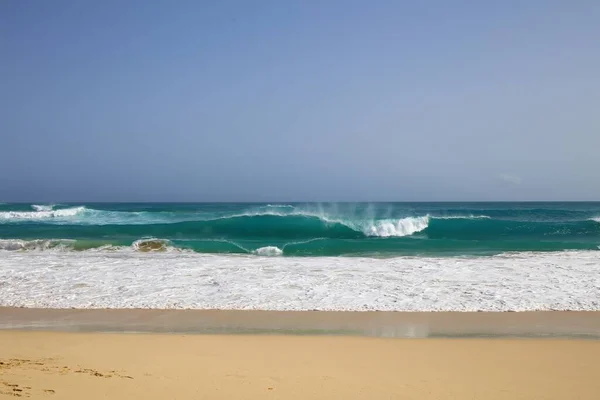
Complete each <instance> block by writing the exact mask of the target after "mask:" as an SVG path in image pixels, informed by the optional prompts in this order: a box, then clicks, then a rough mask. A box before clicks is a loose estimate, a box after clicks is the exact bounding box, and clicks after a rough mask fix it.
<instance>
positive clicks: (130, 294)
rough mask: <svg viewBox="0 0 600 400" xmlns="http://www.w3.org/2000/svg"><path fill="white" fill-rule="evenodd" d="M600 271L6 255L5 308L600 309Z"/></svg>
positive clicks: (458, 263)
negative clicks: (599, 272)
mask: <svg viewBox="0 0 600 400" xmlns="http://www.w3.org/2000/svg"><path fill="white" fill-rule="evenodd" d="M598 265H600V252H599V251H581V252H560V253H531V252H526V253H510V254H503V255H500V256H495V257H480V258H468V257H458V258H435V257H428V258H420V257H399V258H391V259H372V258H352V257H306V258H304V257H256V256H252V255H241V256H232V255H228V256H223V255H206V254H196V253H185V252H184V253H181V252H150V253H143V252H133V251H131V250H130V251H127V252H125V251H116V252H106V251H104V252H92V251H88V252H81V253H73V252H18V251H17V252H0V267H1V268H0V282H1V284H0V306H16V307H21V306H23V307H58V308H70V307H75V308H194V309H264V310H356V311H364V310H390V311H527V310H600V274H598V273H597V267H598ZM81 283H85V284H86V286H85V287H82V285H81ZM58 294H60V295H58Z"/></svg>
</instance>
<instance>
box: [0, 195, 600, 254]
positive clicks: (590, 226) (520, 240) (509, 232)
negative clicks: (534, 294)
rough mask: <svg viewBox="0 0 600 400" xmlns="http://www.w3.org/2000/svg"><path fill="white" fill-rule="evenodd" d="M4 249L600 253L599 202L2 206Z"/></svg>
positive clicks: (0, 219)
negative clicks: (572, 251) (599, 250)
mask: <svg viewBox="0 0 600 400" xmlns="http://www.w3.org/2000/svg"><path fill="white" fill-rule="evenodd" d="M0 239H1V241H0V249H4V250H46V249H62V250H73V251H82V250H90V249H95V250H99V251H111V250H115V249H120V248H130V249H133V250H139V251H166V250H172V249H187V250H190V251H194V252H198V253H241V254H258V255H283V256H375V257H393V256H397V255H408V256H411V255H414V256H427V255H439V256H445V255H448V256H454V255H493V254H499V253H504V252H511V251H525V252H526V251H562V250H598V249H599V246H600V203H598V202H594V203H368V204H367V203H322V204H317V203H285V204H257V203H243V204H242V203H236V204H233V203H218V204H190V203H185V204H166V203H158V204H151V203H142V204H125V203H115V204H109V203H102V204H91V203H90V204H56V205H51V204H37V205H35V204H0Z"/></svg>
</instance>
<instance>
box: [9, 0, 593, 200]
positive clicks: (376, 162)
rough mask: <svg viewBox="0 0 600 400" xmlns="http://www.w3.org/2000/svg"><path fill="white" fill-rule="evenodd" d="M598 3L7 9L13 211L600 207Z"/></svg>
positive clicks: (135, 4) (35, 5)
mask: <svg viewBox="0 0 600 400" xmlns="http://www.w3.org/2000/svg"><path fill="white" fill-rule="evenodd" d="M598 21H600V3H598V2H594V1H576V2H566V1H541V0H537V1H528V2H523V1H508V2H497V3H491V2H475V1H458V2H443V1H437V2H427V4H421V5H419V4H410V2H399V1H375V2H364V1H329V2H321V3H319V2H300V1H293V2H292V1H290V2H276V1H252V2H245V1H239V2H233V1H224V2H196V1H180V2H174V3H168V2H162V1H144V2H142V1H128V2H119V1H115V0H112V1H104V2H78V1H56V2H41V1H40V2H22V1H4V2H1V3H0V60H1V61H0V168H1V171H2V173H0V201H34V200H37V201H69V200H71V201H142V200H146V201H214V200H221V201H269V200H272V201H276V200H280V201H291V200H299V201H310V200H350V201H352V200H361V201H375V200H408V201H410V200H432V201H436V200H544V199H546V200H562V199H564V200H599V199H600V172H599V171H600V151H599V149H600V111H599V110H600V79H598V75H599V73H598V71H600V41H599V40H598V39H599V38H600V24H599V23H598Z"/></svg>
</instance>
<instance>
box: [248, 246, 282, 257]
mask: <svg viewBox="0 0 600 400" xmlns="http://www.w3.org/2000/svg"><path fill="white" fill-rule="evenodd" d="M253 253H254V254H256V255H259V256H268V257H272V256H280V255H282V254H283V250H281V249H280V248H279V247H277V246H265V247H260V248H258V249H256V250H254V251H253Z"/></svg>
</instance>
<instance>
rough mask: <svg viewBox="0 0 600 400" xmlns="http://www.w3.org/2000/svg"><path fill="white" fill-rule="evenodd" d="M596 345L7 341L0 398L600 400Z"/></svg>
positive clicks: (3, 337)
mask: <svg viewBox="0 0 600 400" xmlns="http://www.w3.org/2000/svg"><path fill="white" fill-rule="evenodd" d="M598 360H600V341H592V340H587V341H586V340H550V339H385V338H367V337H335V336H270V335H265V336H246V335H224V336H217V335H177V334H164V335H161V334H124V333H119V334H116V333H111V334H106V333H105V334H102V333H60V332H24V331H0V363H1V364H0V398H17V397H23V398H25V397H26V398H32V399H35V398H44V399H78V400H79V399H116V400H119V399H492V400H494V399H507V400H508V399H510V400H517V399H557V400H558V399H560V400H565V399H590V400H592V399H594V400H597V399H600V379H598Z"/></svg>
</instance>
